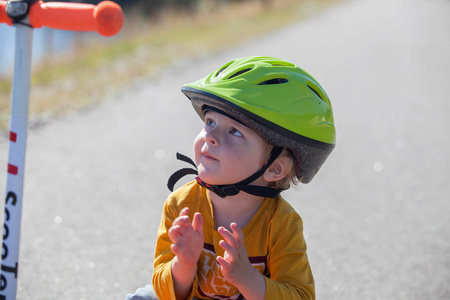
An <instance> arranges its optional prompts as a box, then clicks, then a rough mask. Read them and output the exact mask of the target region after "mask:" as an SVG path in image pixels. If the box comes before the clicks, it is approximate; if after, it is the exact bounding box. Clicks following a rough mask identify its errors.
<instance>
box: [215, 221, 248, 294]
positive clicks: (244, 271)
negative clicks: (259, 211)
mask: <svg viewBox="0 0 450 300" xmlns="http://www.w3.org/2000/svg"><path fill="white" fill-rule="evenodd" d="M230 227H231V231H232V232H230V231H229V230H227V229H225V228H224V227H220V228H219V229H218V231H219V233H220V234H221V235H222V237H223V238H224V240H222V241H220V242H219V245H220V247H222V248H223V250H225V253H224V257H221V256H218V257H217V262H218V263H219V264H220V266H221V269H222V274H223V276H224V277H225V279H226V280H227V281H228V282H230V283H231V284H233V285H235V286H236V285H238V283H243V282H244V281H245V280H246V279H248V278H249V275H250V274H252V273H253V272H254V271H255V269H254V268H253V267H252V265H251V264H250V261H249V260H248V255H247V250H245V246H244V234H243V233H242V230H241V229H240V228H239V226H238V225H237V224H236V223H231V225H230Z"/></svg>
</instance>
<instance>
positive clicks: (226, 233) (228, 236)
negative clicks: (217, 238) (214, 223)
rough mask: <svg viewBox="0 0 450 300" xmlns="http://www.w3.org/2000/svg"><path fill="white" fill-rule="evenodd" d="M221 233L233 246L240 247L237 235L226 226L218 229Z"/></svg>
mask: <svg viewBox="0 0 450 300" xmlns="http://www.w3.org/2000/svg"><path fill="white" fill-rule="evenodd" d="M217 231H218V232H219V233H220V235H221V236H222V237H223V238H224V239H225V241H226V242H227V243H228V244H230V245H231V246H232V247H234V248H237V247H239V243H238V241H237V240H236V237H235V236H234V235H233V233H231V232H230V231H229V230H227V229H226V228H224V227H219V229H218V230H217Z"/></svg>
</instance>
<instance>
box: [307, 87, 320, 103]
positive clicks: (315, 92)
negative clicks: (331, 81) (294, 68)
mask: <svg viewBox="0 0 450 300" xmlns="http://www.w3.org/2000/svg"><path fill="white" fill-rule="evenodd" d="M308 87H309V89H310V90H311V91H313V92H314V94H316V95H317V97H319V98H320V99H321V100H322V101H323V98H322V97H320V95H319V93H318V92H317V91H316V90H315V89H313V88H312V87H310V86H309V85H308Z"/></svg>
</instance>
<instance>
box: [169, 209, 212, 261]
mask: <svg viewBox="0 0 450 300" xmlns="http://www.w3.org/2000/svg"><path fill="white" fill-rule="evenodd" d="M169 238H170V240H171V241H172V243H173V244H172V245H171V246H170V249H171V250H172V252H173V253H174V254H175V255H176V256H177V258H178V261H179V263H180V264H181V265H183V266H184V267H188V268H189V267H196V266H197V262H198V259H199V258H200V254H201V252H202V249H203V243H204V240H203V218H202V215H201V214H200V213H195V214H194V219H193V221H192V223H191V220H190V219H189V208H187V207H185V208H183V210H181V212H180V215H179V216H178V218H176V219H175V220H174V221H173V223H172V227H170V229H169Z"/></svg>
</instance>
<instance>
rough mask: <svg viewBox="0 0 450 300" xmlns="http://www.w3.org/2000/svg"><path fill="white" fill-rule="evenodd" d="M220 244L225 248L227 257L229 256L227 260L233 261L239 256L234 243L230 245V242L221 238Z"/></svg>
mask: <svg viewBox="0 0 450 300" xmlns="http://www.w3.org/2000/svg"><path fill="white" fill-rule="evenodd" d="M219 246H220V247H221V248H222V249H223V250H225V254H224V255H225V257H226V258H227V260H230V261H233V260H234V259H235V257H237V255H238V253H237V250H236V248H235V247H233V246H232V245H230V244H229V243H227V242H226V241H224V240H221V241H220V242H219Z"/></svg>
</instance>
